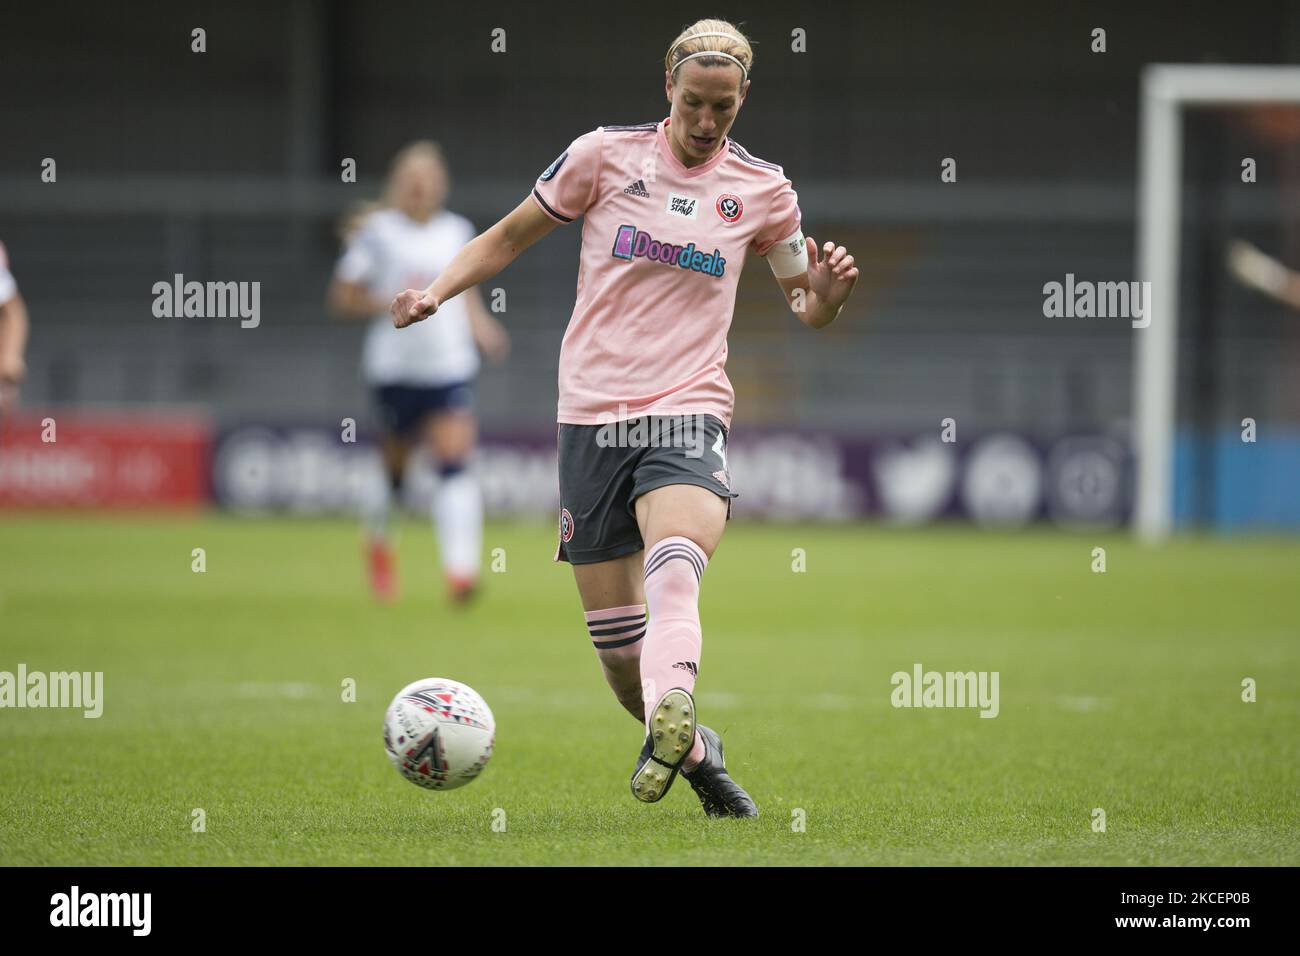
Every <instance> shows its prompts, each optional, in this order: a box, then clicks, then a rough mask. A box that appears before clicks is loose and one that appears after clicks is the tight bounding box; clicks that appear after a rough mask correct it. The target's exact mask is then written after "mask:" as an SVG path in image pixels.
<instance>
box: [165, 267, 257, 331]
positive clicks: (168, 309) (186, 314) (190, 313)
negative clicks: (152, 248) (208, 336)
mask: <svg viewBox="0 0 1300 956" xmlns="http://www.w3.org/2000/svg"><path fill="white" fill-rule="evenodd" d="M153 294H154V300H153V314H154V317H155V318H159V319H181V318H185V319H225V318H235V317H238V318H239V319H240V323H239V327H240V328H243V329H255V328H257V327H258V326H259V325H260V324H261V323H262V283H260V282H186V281H185V276H183V275H181V273H179V272H178V273H176V275H175V277H174V279H173V280H172V281H171V282H155V283H154V284H153Z"/></svg>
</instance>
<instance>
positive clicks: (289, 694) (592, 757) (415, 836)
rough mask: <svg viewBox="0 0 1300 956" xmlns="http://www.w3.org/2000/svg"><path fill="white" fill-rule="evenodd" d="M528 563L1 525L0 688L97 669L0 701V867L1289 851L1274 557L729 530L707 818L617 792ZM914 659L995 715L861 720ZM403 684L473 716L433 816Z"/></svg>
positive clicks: (718, 601) (177, 527) (233, 531)
mask: <svg viewBox="0 0 1300 956" xmlns="http://www.w3.org/2000/svg"><path fill="white" fill-rule="evenodd" d="M553 540H554V539H553V531H552V529H551V528H550V527H549V526H542V525H519V524H509V525H505V524H498V525H491V526H489V528H488V533H487V535H486V540H485V545H486V547H487V549H489V550H490V549H493V548H502V549H504V555H505V561H506V567H505V571H504V573H494V574H488V575H487V579H486V587H485V591H484V594H483V596H482V599H481V602H480V603H478V604H477V605H476V606H474V607H473V608H471V609H469V610H467V611H456V610H453V609H451V608H449V607H447V606H445V604H444V603H443V600H442V595H441V589H440V586H439V581H438V579H437V576H436V573H435V571H434V555H435V551H434V543H433V540H432V536H431V533H430V531H429V529H428V528H427V526H424V525H421V524H420V523H418V522H416V521H414V520H412V521H409V522H408V523H405V524H404V525H403V527H402V534H401V540H400V551H401V562H400V570H401V576H402V585H403V597H402V599H401V601H400V602H399V603H398V604H396V605H395V606H391V607H381V606H377V605H375V604H374V603H372V601H371V600H370V598H369V596H368V594H367V592H366V590H365V588H364V586H363V580H362V574H361V565H360V538H359V535H358V533H357V530H356V528H355V526H354V525H352V524H351V523H348V522H344V521H309V520H266V521H257V520H236V519H231V518H222V517H198V518H153V517H121V518H107V517H99V516H62V517H57V518H45V517H27V516H23V517H14V516H12V515H10V516H6V517H5V518H4V519H3V520H2V521H0V670H6V671H11V672H12V671H15V670H16V668H17V665H18V664H19V663H20V662H22V663H25V664H26V665H27V667H28V669H29V670H43V671H59V670H80V671H86V670H89V671H103V672H104V681H105V704H104V713H103V716H102V717H101V718H99V719H98V720H93V719H85V718H84V717H82V715H81V713H80V712H73V711H67V710H48V709H47V710H32V709H23V710H11V709H4V710H0V754H2V756H0V764H2V765H3V774H2V775H0V862H3V863H5V864H64V865H80V864H92V865H111V864H128V865H129V864H163V865H167V864H206V865H223V864H411V865H434V864H638V865H644V864H674V865H682V864H687V865H689V864H766V865H827V864H831V865H834V864H993V865H1001V864H1048V865H1054V864H1069V865H1092V864H1143V865H1145V864H1171V865H1182V864H1269V865H1271V864H1286V865H1295V864H1297V863H1300V836H1298V834H1300V813H1298V812H1297V784H1298V783H1300V703H1298V701H1300V542H1298V541H1295V540H1292V541H1283V540H1276V539H1253V540H1252V539H1240V540H1208V539H1191V540H1183V541H1179V542H1175V543H1174V544H1172V545H1170V546H1168V547H1165V548H1162V549H1146V548H1143V547H1140V546H1138V545H1137V544H1135V543H1132V542H1130V541H1129V540H1128V539H1127V538H1126V537H1124V536H1122V535H1119V534H1107V535H1094V534H1062V533H1057V532H1048V531H1030V532H1027V533H1016V534H1010V533H1008V534H993V533H976V532H973V531H970V530H965V529H958V528H938V529H930V530H917V531H904V530H886V529H882V528H879V527H873V526H841V527H824V528H821V527H808V526H802V525H793V526H780V525H755V524H748V525H747V524H741V523H737V524H735V525H733V526H732V527H731V528H730V529H729V530H728V532H727V534H726V536H725V538H724V540H723V543H722V546H721V548H720V550H719V552H718V554H717V555H716V556H715V559H714V562H713V563H712V564H711V565H710V567H709V570H708V572H707V573H706V575H705V579H704V584H705V587H704V592H703V598H702V608H701V613H702V619H703V622H704V633H705V644H704V654H703V659H702V670H701V675H700V683H699V686H698V699H699V706H700V717H701V719H702V720H703V721H704V722H705V723H707V724H709V725H711V726H713V727H715V728H716V729H718V730H719V731H720V732H722V734H723V737H724V740H725V742H726V744H727V748H728V749H727V757H728V761H727V762H728V767H729V768H730V769H731V771H732V773H733V774H734V775H735V776H736V778H737V779H738V780H739V781H740V782H742V783H743V784H744V785H745V786H746V787H747V788H748V789H749V790H750V792H751V793H752V794H753V796H754V798H755V799H756V801H757V802H758V804H759V807H760V810H761V813H762V816H761V817H760V818H759V819H758V820H755V821H738V820H708V819H706V818H705V817H704V816H703V814H702V812H701V810H700V808H699V805H698V802H697V801H696V799H695V797H694V795H693V794H692V793H691V791H690V788H689V787H688V786H687V785H686V784H685V783H684V782H681V781H679V782H678V784H677V785H676V786H675V787H674V789H673V791H672V792H671V793H669V794H668V796H667V797H666V798H665V800H664V801H663V802H662V803H660V804H657V805H653V806H643V805H640V804H638V803H637V802H635V801H634V800H633V799H632V797H631V795H630V794H629V792H628V776H629V774H630V772H631V767H632V762H633V760H634V758H635V756H636V754H637V751H638V750H639V748H640V744H641V733H640V730H639V728H638V726H637V724H636V723H635V722H634V721H633V720H632V718H631V717H629V716H628V715H627V714H626V713H625V712H623V711H622V710H621V709H620V708H619V707H618V706H617V704H616V703H615V702H614V698H613V695H612V694H611V693H610V692H609V690H608V689H607V688H606V686H605V683H604V680H603V678H602V677H601V674H600V670H599V667H598V666H597V663H596V660H595V655H594V653H593V652H592V649H591V645H590V642H589V640H588V639H587V637H586V634H585V630H584V627H583V619H582V612H581V607H580V605H579V603H578V598H577V593H576V590H575V589H574V586H573V582H572V577H571V573H570V571H569V569H568V567H567V566H563V565H555V564H552V562H551V560H550V557H551V553H552V549H553V547H554V544H553ZM1098 546H1101V547H1104V548H1105V549H1106V562H1107V571H1106V573H1104V574H1099V573H1093V572H1092V570H1091V565H1092V560H1093V559H1092V554H1091V552H1092V549H1093V548H1094V547H1098ZM194 548H204V549H205V551H206V561H207V570H206V572H205V573H202V574H198V573H193V572H192V571H191V551H192V549H194ZM796 548H802V549H804V552H805V554H806V562H807V565H806V571H805V572H803V573H795V572H793V571H792V551H793V549H796ZM916 662H920V663H921V664H923V665H924V667H925V668H926V669H934V670H940V671H948V670H957V671H965V670H976V671H979V670H984V671H998V672H999V674H1000V697H1001V701H1000V706H1001V712H1000V714H999V716H998V717H997V718H995V719H991V720H990V719H981V718H980V717H979V716H978V714H977V712H976V711H975V710H969V709H967V710H958V709H928V710H925V709H896V708H894V707H892V706H891V704H890V693H891V690H892V688H891V685H890V676H891V675H892V674H893V673H894V672H895V671H899V670H905V671H910V669H911V668H912V665H913V664H914V663H916ZM427 676H446V677H454V678H456V679H459V680H463V681H465V682H467V683H469V684H472V685H473V686H474V687H475V688H477V689H478V690H479V691H480V692H481V693H483V695H484V696H485V697H486V698H487V700H488V702H489V703H490V704H491V706H492V708H493V710H494V712H495V714H496V718H497V747H496V752H495V755H494V756H493V758H492V762H491V763H490V764H489V766H488V768H487V770H486V771H485V773H484V775H483V776H482V777H481V778H480V779H479V780H478V781H476V782H475V783H473V784H472V785H470V786H469V787H467V788H464V789H462V790H458V791H455V792H451V793H429V792H425V791H422V790H420V789H418V788H416V787H414V786H412V785H410V784H408V783H406V782H405V781H403V780H402V779H401V778H400V777H399V776H398V775H397V774H396V773H395V772H394V771H393V769H392V768H391V767H390V766H389V764H388V761H387V759H386V758H385V756H384V753H383V747H382V742H381V733H380V726H381V720H382V716H383V712H384V708H385V706H386V705H387V703H388V701H389V699H390V697H391V696H392V695H393V694H394V693H395V692H396V691H397V690H398V689H399V688H400V687H401V686H402V685H404V684H406V683H407V682H409V681H411V680H414V679H416V678H420V677H427ZM1247 677H1249V678H1254V679H1255V681H1257V686H1258V700H1257V702H1255V703H1246V702H1243V701H1242V699H1241V695H1242V687H1241V684H1242V680H1243V679H1244V678H1247ZM345 678H352V679H354V680H355V681H356V687H357V700H356V702H355V703H347V702H344V701H343V700H342V690H341V688H342V682H343V681H344V679H345ZM198 808H201V809H202V810H203V811H204V814H205V818H206V832H193V830H192V826H191V823H192V811H193V810H195V809H198ZM1094 808H1101V809H1103V810H1104V811H1105V814H1106V830H1105V832H1104V833H1102V832H1094V830H1093V827H1092V813H1093V809H1094ZM799 819H802V820H803V821H804V824H803V826H802V828H801V827H799V826H797V825H796V821H798V820H799ZM494 820H495V821H496V822H497V823H498V826H497V827H496V828H494V826H493V823H494ZM501 822H504V829H502V828H501V826H500V823H501Z"/></svg>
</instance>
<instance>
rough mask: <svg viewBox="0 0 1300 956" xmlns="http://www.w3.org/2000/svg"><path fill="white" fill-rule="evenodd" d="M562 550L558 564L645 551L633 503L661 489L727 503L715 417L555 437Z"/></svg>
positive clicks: (631, 422)
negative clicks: (698, 492) (700, 491)
mask: <svg viewBox="0 0 1300 956" xmlns="http://www.w3.org/2000/svg"><path fill="white" fill-rule="evenodd" d="M558 441H559V450H560V455H559V464H560V543H559V546H558V547H557V548H556V549H555V560H556V561H568V562H569V563H570V564H594V563H596V562H597V561H609V560H611V559H613V558H620V557H622V556H623V555H625V554H633V553H634V552H637V551H640V550H641V549H642V548H643V547H645V542H644V541H642V540H641V529H640V528H639V527H638V526H637V523H636V509H635V505H634V502H635V501H636V499H637V498H639V497H640V496H641V495H643V494H645V493H646V492H647V491H653V490H654V489H656V488H662V487H664V486H665V485H699V486H700V487H701V488H707V489H708V490H709V491H712V492H713V493H714V494H716V495H717V496H718V497H720V498H726V499H727V518H728V520H730V518H731V499H732V498H735V497H737V495H736V493H735V492H734V491H732V490H731V476H730V475H729V474H728V472H727V450H726V449H727V430H726V428H725V427H723V424H722V422H721V421H719V420H718V419H717V418H715V417H714V416H712V415H647V416H642V417H641V418H633V419H628V420H625V421H621V422H613V423H611V424H608V425H568V424H564V423H561V424H560V429H559V439H558Z"/></svg>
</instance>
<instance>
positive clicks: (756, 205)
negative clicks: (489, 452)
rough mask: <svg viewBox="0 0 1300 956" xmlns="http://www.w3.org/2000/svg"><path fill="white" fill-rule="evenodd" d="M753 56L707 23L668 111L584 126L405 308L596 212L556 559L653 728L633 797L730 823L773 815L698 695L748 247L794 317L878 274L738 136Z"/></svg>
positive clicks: (682, 61)
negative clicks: (743, 779) (568, 571)
mask: <svg viewBox="0 0 1300 956" xmlns="http://www.w3.org/2000/svg"><path fill="white" fill-rule="evenodd" d="M752 65H753V51H752V50H751V49H750V44H749V41H748V40H746V38H745V37H744V35H743V34H742V33H741V32H740V31H739V30H737V29H736V28H735V27H734V26H732V25H731V24H730V23H727V22H725V21H722V20H700V21H698V22H697V23H695V24H693V25H692V26H690V27H687V28H686V30H684V31H683V32H682V34H681V35H680V36H678V38H677V39H676V40H675V41H674V42H673V44H672V46H671V47H670V48H669V50H668V54H667V56H666V58H665V63H664V66H665V77H664V85H665V92H666V94H667V97H668V102H669V103H670V104H671V112H670V115H669V116H668V118H667V119H664V120H662V121H661V122H658V123H644V124H640V125H634V126H602V127H600V128H598V129H595V130H593V131H592V132H590V133H587V134H585V135H583V136H579V137H578V138H577V139H576V140H574V141H573V143H572V144H571V145H570V146H569V148H568V149H567V150H565V151H564V152H563V153H562V154H561V155H560V156H559V158H557V159H556V160H555V162H553V163H552V164H551V165H550V166H549V167H548V168H547V169H546V171H545V172H543V173H542V175H541V177H540V178H539V179H538V180H537V183H536V185H535V186H534V188H533V191H532V194H531V196H529V197H528V198H527V199H525V200H524V201H523V202H522V203H521V204H520V205H519V206H518V207H517V208H516V209H515V210H514V211H513V212H511V213H510V214H509V215H508V216H506V217H505V218H504V219H502V220H501V221H500V222H498V223H497V224H496V225H494V226H493V227H492V228H491V229H489V230H487V231H486V232H484V233H483V234H482V235H480V236H477V237H476V238H475V239H474V240H473V241H471V242H470V243H469V244H468V245H466V246H465V248H464V249H463V250H462V251H461V252H460V253H459V254H458V255H457V256H456V258H455V259H454V260H452V262H451V263H450V264H449V265H448V266H447V268H446V269H444V270H443V272H442V274H441V275H439V276H438V278H437V279H435V280H434V281H433V283H432V284H431V285H430V286H429V287H428V288H426V289H409V290H407V291H405V292H403V293H401V294H400V295H399V296H397V298H396V299H394V300H393V304H392V315H393V322H394V324H395V325H396V326H397V327H398V328H402V327H405V326H408V325H410V324H412V323H414V322H419V321H422V320H426V319H428V318H429V317H430V316H433V315H434V313H435V312H437V311H438V309H439V307H440V306H441V305H442V304H443V303H445V302H446V301H447V300H448V299H450V298H452V297H453V296H456V295H458V294H459V293H461V292H463V291H464V290H466V289H468V288H470V287H472V286H474V285H475V284H477V283H479V282H482V281H484V280H485V279H488V278H489V277H491V276H494V275H496V274H497V273H498V272H499V271H501V270H502V269H503V268H505V267H506V266H507V265H508V264H509V263H510V262H512V261H513V260H514V259H515V257H516V256H518V255H519V254H520V253H521V252H523V251H524V250H525V249H526V248H528V247H529V246H530V245H532V244H533V243H534V242H536V241H537V240H538V239H540V238H542V237H543V236H544V235H546V234H547V233H549V232H550V231H551V230H552V229H554V228H555V226H556V225H557V224H559V223H567V222H572V221H573V220H574V219H576V218H578V217H579V216H583V217H584V222H583V227H582V257H581V263H580V265H579V269H578V292H577V302H576V303H575V305H574V309H573V315H572V317H571V319H570V320H569V326H568V330H567V331H566V332H565V336H564V343H563V346H562V347H561V351H560V375H559V386H560V389H559V393H560V398H559V415H558V419H559V423H560V424H559V439H558V440H559V470H560V529H559V547H558V549H557V552H556V559H557V560H559V559H561V558H562V559H565V560H567V561H569V562H570V563H571V564H572V565H573V571H574V577H575V579H576V581H577V585H578V591H579V593H580V595H581V598H582V604H583V608H584V609H585V611H586V620H587V628H588V631H589V634H590V636H591V639H592V642H593V643H594V644H595V647H596V653H597V655H598V657H599V659H600V662H601V665H602V666H603V668H604V671H605V677H606V679H607V680H608V682H609V684H610V687H611V688H612V689H613V691H614V693H615V695H616V696H617V697H618V699H619V701H620V703H622V704H623V706H624V707H626V708H627V709H628V710H629V711H630V712H631V713H632V715H633V716H634V717H636V718H637V720H638V721H644V723H645V728H646V738H645V743H644V745H643V747H642V749H641V753H640V756H639V757H638V759H637V762H636V765H635V769H634V771H633V773H632V792H633V794H634V795H635V796H636V798H637V799H639V800H642V801H644V802H647V803H653V802H655V801H657V800H659V799H660V798H662V797H663V795H664V793H666V792H667V790H668V788H669V786H671V785H672V782H673V780H674V779H675V777H676V775H677V773H678V771H679V770H680V771H681V772H682V773H683V774H685V776H686V778H687V780H688V781H689V782H690V784H691V786H692V788H693V789H694V790H695V792H696V793H697V794H698V796H699V798H700V801H701V803H702V804H703V806H704V810H705V812H706V813H707V814H709V815H710V816H744V817H747V816H756V815H757V813H758V810H757V808H756V807H755V805H754V802H753V800H751V799H750V797H749V795H748V794H747V793H746V792H745V791H744V790H743V789H741V787H740V786H739V785H738V784H737V783H736V782H735V781H734V780H732V779H731V777H730V776H729V775H728V774H727V772H726V768H725V765H724V763H723V755H722V741H721V740H720V739H719V737H718V735H717V734H716V733H715V732H714V731H712V730H710V729H709V728H708V727H704V726H697V723H696V716H695V701H694V697H693V696H692V695H693V691H694V688H695V681H696V677H697V675H698V672H699V661H700V647H701V643H702V638H701V632H700V617H699V609H698V605H699V593H700V581H701V578H702V577H703V574H704V569H705V567H706V566H707V564H708V562H709V559H710V557H711V556H712V555H713V552H714V549H715V548H717V546H718V542H719V540H720V539H721V537H722V532H723V529H724V527H725V525H726V521H727V518H728V517H729V515H730V507H731V501H730V499H731V498H733V497H735V493H734V492H732V491H731V487H730V476H729V474H728V471H727V458H726V438H727V431H728V429H729V428H730V425H731V411H732V404H733V399H734V395H733V392H732V388H731V383H730V382H729V381H728V380H727V375H726V372H725V365H726V359H727V330H728V328H729V327H730V325H731V318H732V312H733V310H734V308H735V299H736V283H737V280H738V278H739V276H740V269H741V266H742V265H743V264H744V261H745V255H746V253H747V252H748V251H750V250H753V251H754V252H755V253H756V254H758V255H760V256H764V257H766V259H767V261H768V264H769V265H770V266H771V267H772V272H773V274H774V275H775V277H776V280H777V282H778V284H779V285H780V286H781V289H782V290H783V291H784V293H785V295H786V299H787V301H788V302H789V303H790V306H791V308H792V309H793V310H794V311H795V313H796V314H797V315H798V317H799V318H800V320H801V321H803V322H804V323H805V324H806V325H809V326H811V327H813V328H818V329H819V328H822V327H824V326H826V325H828V324H830V323H831V322H832V321H833V320H834V319H835V317H836V316H837V315H838V314H839V312H840V309H841V307H842V306H843V305H844V303H845V301H846V300H847V299H848V297H849V293H850V292H851V291H852V290H853V286H854V283H855V282H856V281H857V278H858V270H857V268H856V267H855V266H854V264H853V257H852V256H850V255H848V254H847V253H846V252H845V250H844V248H843V247H842V246H837V245H835V244H834V243H831V242H827V243H826V244H825V246H824V248H823V249H822V250H820V251H819V250H818V249H817V247H816V243H815V240H813V239H811V238H809V239H808V240H807V241H806V242H805V239H804V236H803V232H802V229H801V225H800V215H799V206H798V201H797V197H796V195H795V191H794V189H793V188H792V187H791V185H790V181H789V180H788V179H786V177H785V174H784V173H783V172H782V170H781V168H780V167H779V166H775V165H773V164H772V163H768V162H765V161H763V160H761V159H757V158H755V157H754V156H752V155H750V153H749V152H747V151H746V150H745V149H744V148H743V147H742V146H741V145H740V144H739V143H737V142H735V141H734V140H732V139H731V138H730V137H729V136H728V132H729V131H730V129H731V127H732V124H733V123H734V122H735V120H736V116H737V114H738V113H739V110H740V107H741V105H742V104H743V103H744V101H745V95H746V94H747V93H748V91H749V71H750V68H751V67H752ZM433 321H437V318H434V319H433ZM647 607H648V609H649V615H648V617H647V613H646V612H647Z"/></svg>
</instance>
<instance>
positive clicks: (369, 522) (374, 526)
mask: <svg viewBox="0 0 1300 956" xmlns="http://www.w3.org/2000/svg"><path fill="white" fill-rule="evenodd" d="M360 504H361V523H362V524H363V525H364V526H365V528H366V530H367V531H369V532H370V533H371V534H372V535H376V536H377V537H381V538H383V537H387V536H388V522H389V519H390V517H391V515H392V511H393V486H392V481H391V479H390V478H389V477H388V472H387V471H385V470H384V469H383V468H376V469H374V471H373V473H372V474H370V475H367V476H366V479H365V481H363V482H362V484H361V497H360Z"/></svg>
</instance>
